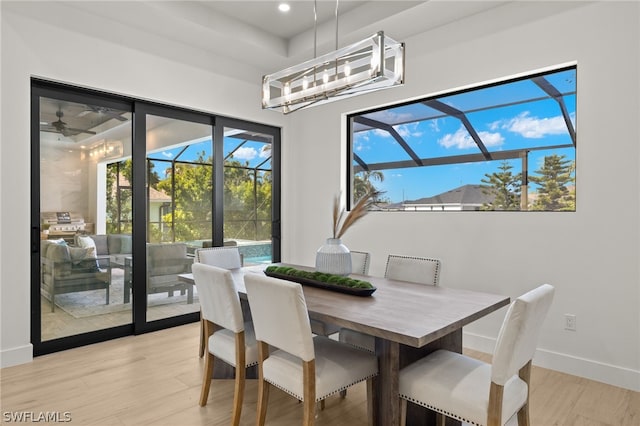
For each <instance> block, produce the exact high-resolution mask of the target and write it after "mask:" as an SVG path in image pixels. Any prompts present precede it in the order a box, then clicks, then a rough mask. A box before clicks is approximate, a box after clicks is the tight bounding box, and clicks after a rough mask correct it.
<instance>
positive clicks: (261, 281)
mask: <svg viewBox="0 0 640 426" xmlns="http://www.w3.org/2000/svg"><path fill="white" fill-rule="evenodd" d="M244 284H245V287H246V288H247V297H248V299H249V307H250V309H251V316H252V317H253V325H254V329H255V333H256V340H259V341H262V342H265V343H268V344H269V345H272V346H275V347H277V348H278V349H282V350H283V351H285V352H288V353H290V354H292V355H295V356H297V357H298V358H301V359H302V360H303V361H311V360H312V359H314V358H315V351H314V346H313V337H312V335H311V325H310V323H309V313H308V312H307V303H306V301H305V299H304V293H303V292H302V286H301V285H300V284H298V283H294V282H291V281H285V280H280V279H277V278H272V277H267V276H264V275H258V274H245V276H244Z"/></svg>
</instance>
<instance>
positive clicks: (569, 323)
mask: <svg viewBox="0 0 640 426" xmlns="http://www.w3.org/2000/svg"><path fill="white" fill-rule="evenodd" d="M564 329H565V330H571V331H576V316H575V315H573V314H564Z"/></svg>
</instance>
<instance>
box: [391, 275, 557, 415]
mask: <svg viewBox="0 0 640 426" xmlns="http://www.w3.org/2000/svg"><path fill="white" fill-rule="evenodd" d="M553 293H554V288H553V287H552V286H550V285H549V284H543V285H541V286H540V287H538V288H536V289H533V290H531V291H529V292H528V293H526V294H524V295H522V296H520V297H518V298H517V299H516V300H515V301H514V302H513V303H512V304H511V306H510V307H509V309H508V311H507V314H506V316H505V319H504V322H503V324H502V327H501V329H500V333H499V334H498V339H497V341H496V346H495V350H494V354H493V361H492V364H486V363H484V362H482V361H479V360H476V359H473V358H470V357H467V356H465V355H462V354H458V353H455V352H449V351H446V350H439V351H436V352H434V353H432V354H429V355H427V356H426V357H425V358H422V359H420V360H418V361H416V362H414V363H413V364H410V365H408V366H407V367H405V368H403V369H402V370H401V371H400V379H399V380H400V392H399V393H400V398H402V399H401V402H402V415H403V419H402V420H403V421H402V423H401V424H404V415H405V413H406V404H407V401H411V402H413V403H416V404H418V405H422V406H424V407H427V408H429V409H431V410H434V411H436V413H438V418H439V421H440V423H439V424H444V418H445V416H447V417H452V418H454V419H457V420H461V421H463V422H467V423H471V424H474V425H488V426H495V425H504V424H505V423H506V422H507V421H508V420H509V419H510V418H511V417H512V416H513V415H514V414H516V413H517V414H518V417H517V418H518V424H519V425H520V426H526V425H529V386H530V385H529V383H530V382H529V379H530V375H531V360H532V358H533V355H534V352H535V350H536V344H537V341H538V335H539V334H540V329H541V327H542V323H543V322H544V318H545V316H546V315H547V311H548V310H549V306H550V305H551V301H552V299H553Z"/></svg>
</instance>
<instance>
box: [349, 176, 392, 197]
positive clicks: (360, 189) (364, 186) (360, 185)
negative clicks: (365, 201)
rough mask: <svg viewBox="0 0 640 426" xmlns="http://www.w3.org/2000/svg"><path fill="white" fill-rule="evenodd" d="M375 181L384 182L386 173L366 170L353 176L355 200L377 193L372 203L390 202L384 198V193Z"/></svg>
mask: <svg viewBox="0 0 640 426" xmlns="http://www.w3.org/2000/svg"><path fill="white" fill-rule="evenodd" d="M374 181H378V182H381V183H382V182H384V173H382V172H381V171H380V170H374V171H370V170H364V171H362V172H358V173H356V174H355V175H354V176H353V199H354V201H357V200H359V199H360V198H362V197H363V196H365V195H366V194H369V193H377V195H376V197H375V199H373V200H371V202H372V203H381V202H388V200H386V199H384V198H382V194H383V193H384V191H380V190H379V189H378V188H377V187H376V186H375V184H374Z"/></svg>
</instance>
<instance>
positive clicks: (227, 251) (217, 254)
mask: <svg viewBox="0 0 640 426" xmlns="http://www.w3.org/2000/svg"><path fill="white" fill-rule="evenodd" d="M195 262H196V263H204V264H206V265H211V266H217V267H218V268H224V269H237V268H240V267H242V256H241V254H240V251H239V250H238V247H206V248H199V249H196V252H195ZM206 350H207V339H206V336H205V333H204V320H203V319H202V318H200V353H199V354H200V358H202V357H203V356H204V353H205V352H206Z"/></svg>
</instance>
